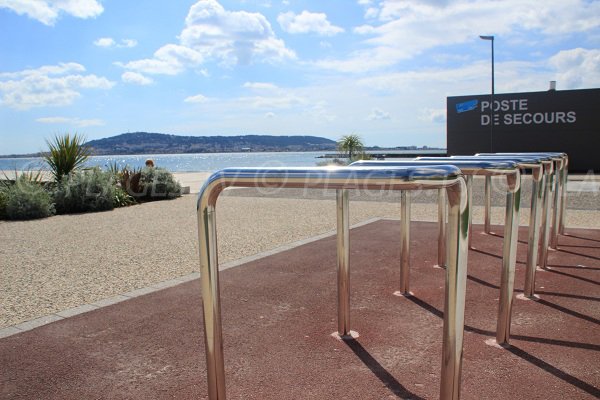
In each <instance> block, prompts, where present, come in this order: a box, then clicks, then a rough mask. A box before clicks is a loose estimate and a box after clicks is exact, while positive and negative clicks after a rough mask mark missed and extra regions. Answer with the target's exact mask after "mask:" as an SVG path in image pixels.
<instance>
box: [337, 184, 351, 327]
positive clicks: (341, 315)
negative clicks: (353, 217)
mask: <svg viewBox="0 0 600 400" xmlns="http://www.w3.org/2000/svg"><path fill="white" fill-rule="evenodd" d="M336 200H337V283H338V334H339V335H340V337H342V338H343V337H348V336H349V335H350V264H349V261H350V222H349V221H350V218H349V212H348V208H349V196H348V190H346V189H337V190H336Z"/></svg>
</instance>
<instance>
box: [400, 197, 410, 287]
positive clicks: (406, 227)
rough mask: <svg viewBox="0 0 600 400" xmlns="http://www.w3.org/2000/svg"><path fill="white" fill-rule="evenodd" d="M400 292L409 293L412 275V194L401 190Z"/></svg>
mask: <svg viewBox="0 0 600 400" xmlns="http://www.w3.org/2000/svg"><path fill="white" fill-rule="evenodd" d="M400 204H401V205H400V218H401V221H400V223H401V227H400V293H402V294H404V295H408V294H409V290H410V289H409V275H410V194H409V193H408V192H407V191H406V190H403V191H402V192H400Z"/></svg>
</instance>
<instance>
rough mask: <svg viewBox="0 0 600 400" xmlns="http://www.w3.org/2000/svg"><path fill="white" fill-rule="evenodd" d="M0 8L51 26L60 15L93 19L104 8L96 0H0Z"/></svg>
mask: <svg viewBox="0 0 600 400" xmlns="http://www.w3.org/2000/svg"><path fill="white" fill-rule="evenodd" d="M0 8H8V9H10V10H12V11H14V12H16V13H17V14H19V15H23V14H25V15H27V16H28V17H29V18H33V19H35V20H38V21H39V22H41V23H43V24H45V25H49V26H52V25H54V24H55V22H56V20H57V19H58V17H59V15H60V14H61V13H65V14H69V15H71V16H73V17H76V18H82V19H86V18H95V17H97V16H98V15H100V14H102V12H103V11H104V8H103V7H102V5H101V4H100V3H99V2H98V1H96V0H0Z"/></svg>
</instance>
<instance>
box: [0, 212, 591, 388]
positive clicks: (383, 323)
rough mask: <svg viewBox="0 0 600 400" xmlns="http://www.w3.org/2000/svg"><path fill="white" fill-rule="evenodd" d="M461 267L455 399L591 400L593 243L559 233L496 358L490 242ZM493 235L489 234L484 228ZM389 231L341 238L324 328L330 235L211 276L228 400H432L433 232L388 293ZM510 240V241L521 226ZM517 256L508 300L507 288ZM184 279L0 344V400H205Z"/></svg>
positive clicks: (388, 226) (438, 285) (371, 228)
mask: <svg viewBox="0 0 600 400" xmlns="http://www.w3.org/2000/svg"><path fill="white" fill-rule="evenodd" d="M475 228H476V229H475V237H474V245H475V246H476V247H477V248H478V250H476V251H471V253H470V255H469V257H470V258H469V281H468V285H467V308H466V325H467V326H466V332H465V345H464V349H465V354H464V363H463V385H462V389H463V390H462V394H463V398H464V399H515V398H527V399H585V398H594V397H598V396H599V395H600V390H599V389H598V388H599V386H600V330H599V329H598V328H599V327H598V325H599V324H600V307H599V303H598V302H599V301H600V281H599V278H598V277H599V275H600V231H591V230H574V229H571V230H569V233H570V236H568V237H561V238H560V250H559V251H553V252H551V253H550V262H549V264H550V266H551V267H552V270H551V271H547V272H539V273H538V280H537V281H538V288H539V293H540V295H541V300H540V301H537V302H535V301H524V300H518V299H515V302H514V306H513V324H512V333H513V336H512V338H513V339H512V347H511V348H509V349H501V348H496V347H491V346H488V345H486V344H485V343H484V342H485V340H486V339H490V338H493V337H494V331H495V324H496V310H497V299H498V290H497V285H498V282H499V276H500V262H501V260H500V254H501V242H502V238H501V237H498V236H488V235H483V234H481V231H480V227H478V226H476V227H475ZM498 230H499V231H500V232H501V228H498ZM398 237H399V223H398V222H393V221H380V222H377V223H373V224H370V225H367V226H364V227H361V228H357V229H354V230H352V233H351V252H352V255H351V269H352V319H353V329H355V330H357V331H358V332H359V333H360V337H359V338H358V340H356V341H354V342H349V343H344V342H340V341H337V340H336V339H334V338H332V337H331V336H330V334H331V333H332V332H334V330H335V329H336V273H335V238H333V237H331V238H328V239H324V240H320V241H318V242H315V243H311V244H308V245H304V246H301V247H298V248H296V249H293V250H290V251H287V252H284V253H280V254H278V255H275V256H271V257H268V258H264V259H261V260H259V261H255V262H251V263H248V264H246V265H244V266H242V267H239V268H234V269H230V270H227V271H224V272H223V273H222V274H221V277H222V278H221V279H222V281H221V288H222V299H223V316H224V320H223V324H224V332H225V333H224V340H225V357H226V368H227V391H228V396H229V398H230V399H396V398H412V399H422V398H427V399H429V398H436V397H437V395H438V387H439V372H440V362H441V361H440V351H441V343H440V340H441V324H442V320H441V311H440V310H441V309H442V293H443V285H444V271H443V270H440V269H437V268H432V265H433V264H434V262H435V259H436V253H435V252H436V238H437V236H436V227H435V224H432V223H415V224H414V225H413V231H412V237H411V238H412V248H413V253H412V254H413V259H412V262H413V267H412V271H411V288H412V291H413V292H414V294H415V296H414V297H412V298H400V297H396V296H394V295H393V292H394V291H395V290H396V288H397V284H396V282H397V280H398V268H397V265H398V259H399V252H398V242H397V239H398ZM521 237H522V238H526V231H525V229H522V230H521ZM525 251H526V248H525V244H524V243H523V242H522V243H520V245H519V257H518V259H519V264H518V269H517V279H516V288H518V289H520V288H522V286H523V272H524V261H525ZM201 318H202V316H201V301H200V286H199V281H193V282H189V283H186V284H182V285H179V286H177V287H174V288H170V289H166V290H162V291H160V292H156V293H153V294H150V295H146V296H142V297H139V298H136V299H133V300H129V301H126V302H123V303H119V304H116V305H113V306H110V307H106V308H103V309H100V310H96V311H93V312H89V313H86V314H82V315H79V316H77V317H73V318H69V319H66V320H62V321H59V322H56V323H53V324H50V325H46V326H44V327H41V328H38V329H35V330H32V331H28V332H24V333H22V334H19V335H15V336H11V337H8V338H5V339H1V340H0V365H1V371H0V398H2V399H17V398H27V399H33V398H34V399H78V400H79V399H144V400H147V399H173V398H175V399H191V398H206V372H205V367H204V344H203V338H202V323H201Z"/></svg>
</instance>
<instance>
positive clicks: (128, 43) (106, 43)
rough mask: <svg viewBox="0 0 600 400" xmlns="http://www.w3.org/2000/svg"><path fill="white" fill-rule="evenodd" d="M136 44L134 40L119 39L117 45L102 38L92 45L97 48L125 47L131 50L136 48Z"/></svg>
mask: <svg viewBox="0 0 600 400" xmlns="http://www.w3.org/2000/svg"><path fill="white" fill-rule="evenodd" d="M137 44H138V42H137V40H135V39H121V42H120V43H117V42H116V41H115V40H114V39H113V38H109V37H103V38H100V39H98V40H95V41H94V45H96V46H98V47H126V48H132V47H135V46H137Z"/></svg>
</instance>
